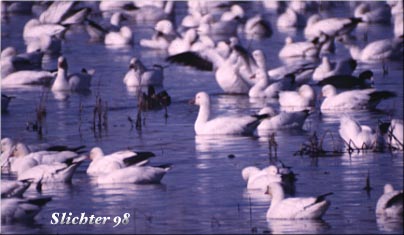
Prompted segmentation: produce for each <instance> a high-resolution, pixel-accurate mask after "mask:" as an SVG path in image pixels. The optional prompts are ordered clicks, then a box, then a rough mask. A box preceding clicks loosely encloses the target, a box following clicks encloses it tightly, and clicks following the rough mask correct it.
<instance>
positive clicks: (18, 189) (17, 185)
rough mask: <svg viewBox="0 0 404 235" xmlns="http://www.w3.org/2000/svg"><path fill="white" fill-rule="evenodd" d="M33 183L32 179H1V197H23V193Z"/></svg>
mask: <svg viewBox="0 0 404 235" xmlns="http://www.w3.org/2000/svg"><path fill="white" fill-rule="evenodd" d="M30 185H31V181H30V180H25V181H18V180H6V179H2V180H1V198H2V199H3V198H11V197H19V198H21V197H22V194H23V193H24V192H25V191H26V190H27V189H28V188H29V186H30Z"/></svg>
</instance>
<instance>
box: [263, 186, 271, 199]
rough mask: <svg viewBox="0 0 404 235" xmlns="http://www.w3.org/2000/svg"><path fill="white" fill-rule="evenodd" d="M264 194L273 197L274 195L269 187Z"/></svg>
mask: <svg viewBox="0 0 404 235" xmlns="http://www.w3.org/2000/svg"><path fill="white" fill-rule="evenodd" d="M264 194H267V195H269V196H271V197H272V193H271V190H270V189H269V186H267V190H266V191H265V193H264Z"/></svg>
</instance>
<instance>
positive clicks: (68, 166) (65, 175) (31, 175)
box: [17, 156, 87, 184]
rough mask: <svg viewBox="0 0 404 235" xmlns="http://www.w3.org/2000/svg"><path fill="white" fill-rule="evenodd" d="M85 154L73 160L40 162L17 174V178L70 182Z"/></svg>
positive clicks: (45, 181) (41, 181) (42, 181)
mask: <svg viewBox="0 0 404 235" xmlns="http://www.w3.org/2000/svg"><path fill="white" fill-rule="evenodd" d="M86 158H87V157H86V156H82V157H81V158H80V159H79V158H77V159H76V160H75V161H73V162H68V163H59V162H55V163H52V164H41V165H37V166H34V167H32V168H29V169H27V170H26V171H24V172H22V173H21V174H18V178H17V179H18V180H32V181H33V182H35V183H38V184H42V183H59V182H62V183H67V182H70V181H71V179H72V177H73V174H74V172H75V171H76V169H77V167H79V165H80V164H81V163H82V162H83V161H84V160H85V159H86Z"/></svg>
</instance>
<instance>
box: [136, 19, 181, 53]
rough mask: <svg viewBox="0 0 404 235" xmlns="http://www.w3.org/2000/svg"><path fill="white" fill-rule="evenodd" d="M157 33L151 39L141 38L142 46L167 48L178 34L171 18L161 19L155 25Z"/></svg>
mask: <svg viewBox="0 0 404 235" xmlns="http://www.w3.org/2000/svg"><path fill="white" fill-rule="evenodd" d="M154 30H155V33H154V34H153V36H152V38H151V39H140V41H139V43H140V45H141V46H142V47H147V48H151V49H159V50H167V49H168V47H169V46H170V44H171V42H172V41H173V40H174V39H175V37H176V36H177V33H176V31H175V28H174V26H173V23H172V22H171V21H169V20H161V21H159V22H157V23H156V25H155V26H154Z"/></svg>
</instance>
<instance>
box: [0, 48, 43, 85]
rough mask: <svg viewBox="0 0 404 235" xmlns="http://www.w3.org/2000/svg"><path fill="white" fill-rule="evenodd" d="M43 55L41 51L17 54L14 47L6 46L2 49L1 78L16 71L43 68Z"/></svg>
mask: <svg viewBox="0 0 404 235" xmlns="http://www.w3.org/2000/svg"><path fill="white" fill-rule="evenodd" d="M43 55H44V53H43V52H41V51H34V52H31V53H22V54H17V51H16V50H15V48H14V47H7V48H5V49H4V50H2V51H1V61H0V62H1V78H5V77H6V76H7V75H9V74H11V73H13V72H15V71H21V70H33V69H41V68H42V57H43Z"/></svg>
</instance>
